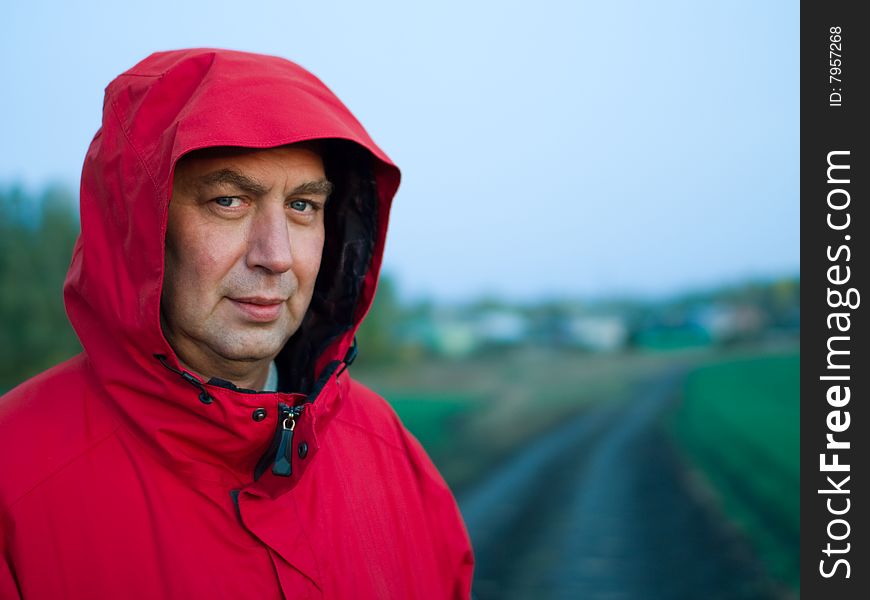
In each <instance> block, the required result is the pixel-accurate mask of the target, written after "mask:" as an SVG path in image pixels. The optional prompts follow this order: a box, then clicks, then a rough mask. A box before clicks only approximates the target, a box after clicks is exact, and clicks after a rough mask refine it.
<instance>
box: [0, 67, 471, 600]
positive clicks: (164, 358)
mask: <svg viewBox="0 0 870 600" xmlns="http://www.w3.org/2000/svg"><path fill="white" fill-rule="evenodd" d="M315 138H332V139H342V140H350V141H351V142H354V143H355V144H347V145H348V147H349V148H350V149H353V148H357V153H358V154H359V156H358V157H357V159H358V160H359V161H360V162H359V163H358V164H359V165H368V166H367V167H364V168H363V170H362V171H361V172H362V175H357V176H356V177H355V179H354V178H352V177H351V178H349V180H348V181H346V182H345V183H344V185H343V190H344V191H343V192H338V191H337V192H336V193H337V194H338V193H343V194H344V195H345V197H344V198H343V199H342V200H341V202H343V203H345V204H346V205H347V206H348V208H347V210H346V211H344V212H343V213H341V214H342V216H341V220H334V221H333V222H332V223H330V221H328V220H327V241H326V244H325V248H324V255H323V261H322V263H321V273H320V276H319V277H318V282H317V287H316V289H315V295H314V298H313V300H312V303H311V306H310V308H309V313H308V314H307V316H306V319H305V321H304V322H303V325H302V327H301V328H300V330H299V332H297V334H295V335H294V336H293V337H292V338H291V340H290V341H289V342H288V343H287V345H286V346H285V348H284V350H282V352H281V354H279V356H278V358H277V359H276V364H277V365H278V370H279V376H280V382H281V384H280V389H282V390H284V391H282V392H276V393H265V392H251V391H246V390H239V389H236V388H234V387H233V386H232V384H229V383H228V382H222V381H220V380H209V381H203V380H201V379H200V378H199V377H197V376H195V375H192V374H190V373H186V372H183V370H182V367H181V366H180V364H179V362H178V359H177V358H176V356H175V354H174V353H173V351H172V349H171V348H170V347H169V345H168V344H167V342H166V340H165V339H164V337H163V335H162V332H161V328H160V320H159V319H160V316H159V304H160V290H161V283H162V277H163V242H164V234H165V230H166V218H167V205H168V202H169V198H170V196H171V190H172V174H173V168H174V165H175V163H176V161H177V160H178V159H179V157H181V156H182V155H184V154H185V153H188V152H190V151H192V150H196V149H200V148H204V147H210V146H246V147H273V146H279V145H283V144H288V143H293V142H297V141H302V140H309V139H315ZM360 147H361V148H365V151H362V150H361V149H360ZM46 151H49V149H46ZM351 154H352V152H351ZM366 169H368V170H366ZM398 183H399V171H398V169H397V168H396V167H395V166H394V165H393V164H392V163H391V162H390V160H389V159H388V158H387V156H386V155H385V154H384V153H383V152H382V151H381V150H380V149H379V148H378V147H377V146H376V145H375V144H374V143H373V142H372V140H371V139H370V138H369V136H368V135H367V134H366V132H365V131H364V130H363V128H362V126H361V125H360V124H359V123H358V122H357V121H356V119H355V118H354V117H353V116H352V115H351V114H350V112H348V110H347V109H346V108H345V107H344V106H343V105H342V104H341V102H340V101H339V100H338V99H337V98H336V97H335V96H334V95H333V94H332V93H331V92H330V91H329V90H328V89H327V88H326V87H325V86H324V85H323V84H322V83H321V82H320V81H319V80H317V79H316V78H315V77H313V76H312V75H311V74H310V73H308V72H306V71H304V70H303V69H301V68H300V67H298V66H296V65H294V64H293V63H290V62H288V61H285V60H283V59H279V58H273V57H265V56H257V55H251V54H245V53H240V52H228V51H220V50H186V51H178V52H164V53H158V54H154V55H152V56H150V57H149V58H147V59H145V60H144V61H142V62H141V63H139V64H138V65H136V66H135V67H133V68H132V69H130V70H129V71H127V72H126V73H124V74H123V75H121V76H120V77H118V78H117V79H116V80H115V81H113V82H112V83H111V84H110V85H109V87H108V88H107V89H106V97H105V103H104V114H103V123H102V127H101V129H100V131H99V132H98V133H97V135H96V136H95V138H94V141H93V143H92V144H91V147H90V149H89V151H88V154H87V157H86V159H85V165H84V170H83V174H82V186H81V222H82V234H81V236H80V238H79V240H78V243H77V244H76V246H75V250H74V252H73V258H72V263H71V265H70V269H69V273H68V275H67V280H66V284H65V288H64V294H65V301H66V307H67V313H68V314H69V317H70V321H71V322H72V324H73V326H74V327H75V330H76V332H77V334H78V336H79V339H80V340H81V342H82V345H83V347H84V352H83V353H82V354H80V355H79V356H76V357H75V358H73V359H71V360H69V361H67V362H65V363H63V364H61V365H58V366H57V367H55V368H53V369H51V370H49V371H47V372H45V373H42V374H41V375H38V376H37V377H34V378H33V379H31V380H29V381H27V382H25V383H23V384H22V385H20V386H19V387H17V388H16V389H14V390H12V391H11V392H9V393H8V394H6V395H5V396H3V398H2V399H0V456H2V466H0V519H2V521H0V523H2V532H3V535H2V550H3V561H2V562H0V597H2V598H14V597H19V596H20V597H23V598H52V599H54V598H185V599H189V598H280V597H282V595H283V597H286V598H338V599H344V598H360V599H367V598H399V599H409V598H433V599H434V598H467V597H468V596H469V593H470V586H471V572H472V554H471V548H470V545H469V540H468V536H467V534H466V531H465V528H464V525H463V523H462V520H461V517H460V515H459V512H458V510H457V507H456V503H455V501H454V499H453V497H452V495H451V493H450V491H449V490H448V488H447V487H446V485H445V484H444V481H443V480H442V479H441V477H440V475H439V474H438V472H437V471H436V469H435V467H434V466H433V465H432V463H431V462H430V460H429V459H428V457H427V456H426V453H425V452H424V451H423V449H422V448H421V447H420V445H419V444H418V443H417V441H416V440H415V439H414V438H413V437H412V436H411V435H410V434H409V433H408V432H407V431H406V430H405V429H404V428H403V427H402V425H401V423H400V422H399V420H398V419H397V417H396V415H395V413H394V412H393V411H392V410H391V409H390V407H389V406H388V405H387V404H386V403H385V402H384V400H383V399H382V398H380V397H379V396H378V395H377V394H375V393H373V392H372V391H370V390H368V389H366V388H365V387H364V386H362V385H361V384H359V383H357V382H355V381H354V380H353V379H352V378H351V376H350V372H349V371H348V370H347V369H346V367H347V364H349V363H350V362H351V359H352V356H353V354H354V349H355V346H353V345H352V342H353V339H354V334H355V332H356V330H357V328H358V327H359V324H360V322H361V321H362V319H363V317H364V316H365V314H366V312H367V310H368V308H369V306H370V304H371V301H372V297H373V295H374V292H375V286H376V283H377V278H378V272H379V269H380V265H381V258H382V253H383V248H384V238H385V235H386V229H387V218H388V214H389V210H390V204H391V201H392V197H393V195H394V193H395V191H396V189H397V187H398ZM339 187H341V186H339ZM331 202H333V200H331ZM328 212H329V211H327V213H328ZM335 214H336V215H338V214H339V213H337V212H336V213H335ZM328 218H329V217H328V216H327V219H328ZM334 218H335V217H334ZM258 409H265V414H266V416H265V418H264V419H262V420H258V419H257V418H255V417H254V415H255V412H256V413H257V416H258V417H260V416H262V411H261V410H260V411H258ZM290 411H292V414H293V415H295V422H296V426H295V429H294V430H293V434H292V436H289V435H288V434H285V433H283V428H282V426H281V423H282V422H283V421H284V417H286V416H287V415H288V414H291V412H290ZM276 457H277V458H278V460H276Z"/></svg>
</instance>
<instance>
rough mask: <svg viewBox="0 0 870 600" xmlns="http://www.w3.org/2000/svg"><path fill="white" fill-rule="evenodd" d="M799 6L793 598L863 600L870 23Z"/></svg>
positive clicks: (818, 6) (868, 581) (850, 6)
mask: <svg viewBox="0 0 870 600" xmlns="http://www.w3.org/2000/svg"><path fill="white" fill-rule="evenodd" d="M859 6H860V4H859V3H858V2H855V3H846V2H824V1H822V0H814V1H812V2H804V3H803V4H802V5H801V57H800V58H801V152H800V156H801V169H800V171H801V199H800V201H801V271H802V277H801V279H802V286H801V306H802V311H803V315H802V318H801V345H802V352H801V596H802V597H803V598H810V599H815V598H819V599H837V600H841V599H842V600H846V599H852V598H855V599H858V598H861V599H866V598H870V531H868V526H867V523H868V515H870V468H868V463H870V456H868V455H870V410H868V407H867V404H868V402H870V397H868V390H870V386H868V382H870V362H868V354H867V352H866V350H867V347H868V338H870V328H868V326H867V317H866V313H867V310H868V307H866V306H864V302H865V301H867V302H870V296H867V295H866V294H870V290H868V289H867V286H866V282H867V279H868V278H867V271H868V269H870V259H868V256H867V237H870V213H868V210H867V204H868V202H870V196H868V194H870V186H868V180H870V154H868V151H867V147H868V127H867V125H866V124H867V123H868V122H870V97H868V93H867V89H868V85H867V83H868V79H870V61H868V54H867V40H868V37H870V23H868V21H867V20H866V19H861V18H859V16H858V7H859Z"/></svg>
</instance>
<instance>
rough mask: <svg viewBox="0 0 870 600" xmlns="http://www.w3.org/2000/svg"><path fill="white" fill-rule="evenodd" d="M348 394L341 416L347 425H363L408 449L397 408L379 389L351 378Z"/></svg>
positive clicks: (380, 436)
mask: <svg viewBox="0 0 870 600" xmlns="http://www.w3.org/2000/svg"><path fill="white" fill-rule="evenodd" d="M348 380H349V381H348V386H347V390H348V391H347V397H346V398H345V402H344V405H343V407H342V410H341V412H340V413H339V415H338V420H339V421H340V422H343V423H344V424H345V425H350V426H354V427H357V428H359V429H360V430H362V431H364V432H368V433H370V434H371V435H373V436H375V437H377V438H380V439H381V440H382V441H383V442H384V443H386V444H388V445H391V446H394V447H395V448H397V449H400V450H401V449H404V442H403V439H402V433H403V432H404V426H403V425H402V422H401V420H400V419H399V416H398V415H397V414H396V411H395V410H393V407H392V406H390V404H389V403H388V402H387V401H386V400H385V399H384V398H383V396H381V395H380V394H378V393H377V392H375V391H373V390H372V389H371V388H369V387H367V386H365V385H364V384H362V383H360V382H359V381H357V380H356V379H353V378H352V377H348Z"/></svg>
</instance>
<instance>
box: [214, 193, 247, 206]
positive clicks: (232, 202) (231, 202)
mask: <svg viewBox="0 0 870 600" xmlns="http://www.w3.org/2000/svg"><path fill="white" fill-rule="evenodd" d="M214 203H215V204H217V205H218V206H220V207H222V208H238V207H239V206H241V205H242V199H241V198H237V197H236V196H221V197H220V198H215V199H214Z"/></svg>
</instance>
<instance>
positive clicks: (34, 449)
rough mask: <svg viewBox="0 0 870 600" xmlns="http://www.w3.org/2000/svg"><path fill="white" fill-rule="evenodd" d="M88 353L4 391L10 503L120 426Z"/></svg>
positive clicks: (2, 497)
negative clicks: (98, 390) (98, 389)
mask: <svg viewBox="0 0 870 600" xmlns="http://www.w3.org/2000/svg"><path fill="white" fill-rule="evenodd" d="M94 386H95V384H94V382H93V380H92V375H91V372H90V367H89V366H88V363H87V358H86V356H85V355H84V354H79V355H77V356H74V357H73V358H71V359H69V360H67V361H65V362H63V363H60V364H59V365H56V366H54V367H52V368H50V369H48V370H47V371H43V372H42V373H40V374H38V375H36V376H34V377H32V378H30V379H28V380H27V381H25V382H24V383H22V384H20V385H18V386H17V387H15V388H13V389H12V390H10V391H9V392H7V393H6V394H4V395H3V396H2V397H0V456H3V457H4V459H3V460H2V461H0V505H2V506H3V507H8V506H9V505H10V504H12V503H14V502H15V501H16V500H18V499H19V498H20V497H21V496H22V495H24V494H26V493H27V492H28V491H30V490H31V489H33V488H34V487H36V486H38V485H39V484H40V483H41V482H42V481H44V480H45V479H47V478H49V477H51V476H52V475H53V474H54V473H56V472H58V471H60V470H62V469H63V468H65V466H67V465H68V464H70V463H71V462H73V461H74V460H75V459H76V458H78V457H79V456H81V455H82V454H83V453H85V452H87V451H88V450H89V449H90V448H91V447H93V446H94V445H96V444H98V443H99V442H100V441H102V440H103V439H105V437H106V436H107V435H109V434H110V433H111V432H112V431H114V429H115V427H116V423H115V420H114V419H113V418H112V417H111V415H110V413H109V412H108V410H107V409H106V408H105V406H104V404H103V403H102V402H99V401H98V400H97V399H96V397H95V394H94V391H95V390H94Z"/></svg>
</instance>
